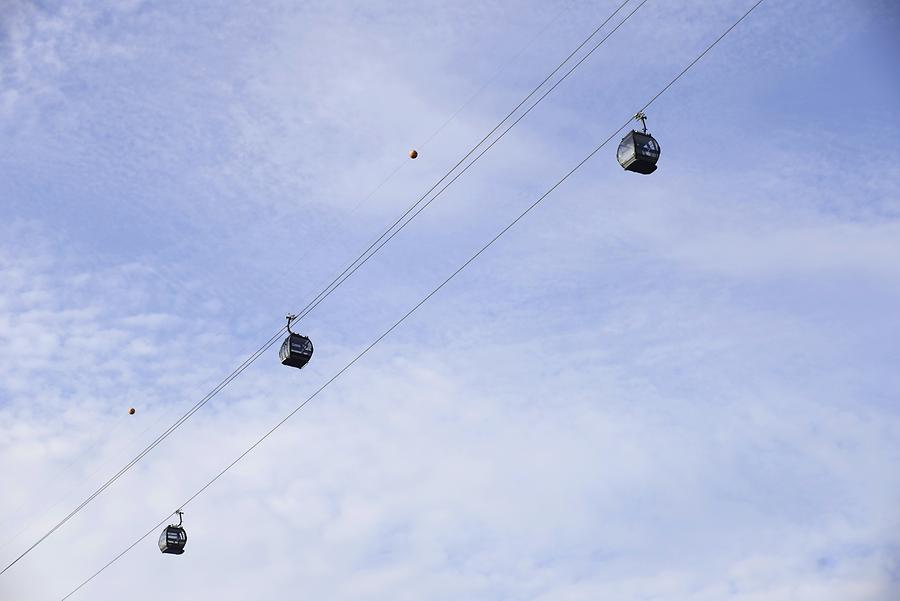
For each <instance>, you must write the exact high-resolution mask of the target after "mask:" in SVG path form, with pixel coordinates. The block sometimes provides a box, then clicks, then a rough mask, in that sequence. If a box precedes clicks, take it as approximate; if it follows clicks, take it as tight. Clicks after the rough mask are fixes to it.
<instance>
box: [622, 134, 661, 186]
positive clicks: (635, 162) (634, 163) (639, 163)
mask: <svg viewBox="0 0 900 601" xmlns="http://www.w3.org/2000/svg"><path fill="white" fill-rule="evenodd" d="M616 158H617V159H618V160H619V164H620V165H622V167H624V168H625V170H626V171H634V172H635V173H642V174H644V175H649V174H651V173H653V172H654V171H656V161H658V160H659V142H657V141H656V139H655V138H654V137H653V136H651V135H650V134H648V133H646V132H639V131H635V130H631V132H629V133H628V134H627V135H626V136H625V137H624V138H622V141H621V142H620V143H619V149H618V150H617V151H616Z"/></svg>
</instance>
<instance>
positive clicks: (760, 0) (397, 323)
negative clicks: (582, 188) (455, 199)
mask: <svg viewBox="0 0 900 601" xmlns="http://www.w3.org/2000/svg"><path fill="white" fill-rule="evenodd" d="M763 1H764V0H757V2H756V3H755V4H753V5H752V6H751V7H750V8H749V9H748V10H747V12H745V13H744V14H743V15H742V16H741V17H740V18H739V19H738V20H737V21H735V22H734V23H733V24H732V25H731V26H730V27H728V29H726V30H725V31H724V32H723V33H722V34H721V35H719V37H717V38H716V39H715V40H714V41H713V42H712V43H711V44H710V45H709V46H707V47H706V49H705V50H703V51H702V52H701V53H700V54H699V55H698V56H697V57H696V58H694V59H693V60H692V61H691V62H690V63H688V65H687V66H686V67H684V69H682V70H681V72H679V73H678V75H676V76H675V77H674V78H672V79H671V80H670V81H669V83H667V84H666V85H665V86H664V87H663V88H662V89H661V90H660V91H659V92H657V93H656V95H654V96H653V97H652V98H651V99H650V100H649V101H648V102H647V103H646V104H645V105H644V106H643V107H642V108H641V111H645V110H646V109H647V108H649V107H650V105H652V104H653V103H654V102H656V100H657V99H658V98H659V97H660V96H662V95H663V94H664V93H665V92H666V91H667V90H668V89H669V88H671V87H672V86H673V85H674V84H675V83H676V82H677V81H678V80H679V79H681V78H682V76H684V75H685V74H686V73H687V72H688V71H689V70H690V69H691V68H692V67H693V66H694V65H696V64H697V62H699V61H700V59H702V58H703V57H704V56H706V54H707V53H708V52H709V51H710V50H712V49H713V48H715V47H716V45H718V43H719V42H721V41H722V40H723V39H724V38H725V36H727V35H728V34H729V33H731V31H732V30H734V28H735V27H737V26H738V25H739V24H740V23H741V22H742V21H743V20H744V19H746V18H747V17H748V16H749V15H750V13H752V12H753V11H754V10H755V9H756V8H757V7H758V6H759V5H760V4H762V3H763ZM632 120H633V117H630V118H629V119H628V121H626V122H625V123H624V124H622V126H621V127H619V128H618V129H617V130H616V131H614V132H613V133H612V134H610V135H609V137H607V138H606V139H605V140H604V141H603V142H601V143H600V144H599V145H598V146H596V147H595V148H594V149H593V150H591V151H590V152H589V153H588V154H587V156H585V157H584V158H583V159H581V161H579V162H578V163H577V164H576V165H575V166H574V167H572V168H571V169H570V170H569V171H568V172H567V173H566V174H565V175H563V176H562V177H561V178H560V179H559V180H557V182H556V183H555V184H553V185H552V186H551V187H550V188H549V189H548V190H547V191H546V192H544V193H543V194H541V196H539V197H538V199H537V200H535V201H534V202H533V203H532V204H531V205H529V206H528V207H527V208H526V209H525V210H524V211H522V212H521V213H519V215H518V216H517V217H516V218H515V219H513V220H512V221H511V222H510V223H509V224H507V225H506V226H505V227H504V228H503V229H501V230H500V231H499V232H498V233H497V234H496V235H495V236H494V237H493V238H491V239H490V240H489V241H488V242H487V243H486V244H485V245H484V246H482V247H481V248H480V249H479V250H478V251H477V252H476V253H475V254H473V255H472V256H471V257H469V259H467V260H466V261H465V262H464V263H463V264H462V265H460V266H459V267H458V268H457V269H456V271H454V272H453V273H451V274H450V275H449V276H448V277H447V278H445V279H444V280H443V281H442V282H441V283H440V284H438V286H437V287H435V288H434V289H433V290H432V291H431V292H429V293H428V294H427V295H425V297H424V298H422V300H420V301H419V302H418V303H416V304H415V305H414V306H413V307H412V308H411V309H410V310H409V311H407V312H406V314H404V315H403V317H401V318H400V319H398V320H397V321H395V322H394V324H393V325H392V326H391V327H389V328H388V329H387V330H385V331H384V332H383V333H382V334H381V335H380V336H378V337H377V338H376V339H375V340H374V341H372V342H371V343H370V344H369V345H368V346H367V347H366V348H364V349H363V350H362V351H361V352H360V353H359V354H357V355H356V356H355V357H354V358H353V359H352V360H351V361H350V362H349V363H347V364H346V365H345V366H344V367H342V368H341V369H340V370H339V371H338V372H337V373H335V374H334V375H333V376H332V377H331V378H329V379H328V380H327V381H326V382H325V383H324V384H322V385H321V386H320V387H319V388H318V389H317V390H316V391H315V392H313V393H312V394H311V395H310V396H308V397H307V398H306V399H305V400H304V401H303V402H301V403H300V404H299V405H297V407H295V408H294V409H293V410H292V411H291V412H290V413H288V414H287V415H286V416H285V417H284V418H283V419H282V420H281V421H279V422H278V423H277V424H275V425H274V426H273V427H272V428H270V429H269V430H268V431H267V432H266V433H265V434H263V435H262V437H260V438H259V439H258V440H257V441H256V442H254V443H253V444H252V445H250V447H248V448H247V449H246V450H245V451H244V452H242V453H241V454H240V455H238V456H237V458H235V459H234V460H233V461H232V462H231V463H229V464H228V465H227V466H225V468H224V469H222V470H221V471H219V472H218V473H217V474H216V475H215V476H213V478H212V479H210V480H209V481H208V482H207V483H206V484H204V485H203V486H202V487H200V489H199V490H197V491H196V492H195V493H194V494H192V495H191V496H190V497H188V499H187V500H186V501H185V502H184V503H182V504H181V505H180V506H179V507H180V508H184V507H186V506H187V505H188V504H190V503H191V502H192V501H193V500H194V499H196V498H197V497H199V496H200V495H201V494H203V493H204V492H206V490H207V489H208V488H209V487H210V486H212V485H213V484H214V483H215V482H216V481H217V480H218V479H219V478H221V477H222V476H224V475H225V474H226V473H227V472H228V471H229V470H230V469H231V468H233V467H234V466H235V465H237V464H238V463H239V462H240V461H241V460H243V459H244V457H246V456H247V455H249V454H250V453H251V452H252V451H253V450H254V449H256V447H258V446H259V445H260V444H262V443H263V442H264V441H265V440H266V439H267V438H268V437H269V436H271V435H272V434H273V433H274V432H275V431H276V430H278V429H279V428H280V427H281V426H282V425H284V424H285V423H286V422H287V421H288V420H289V419H291V418H292V417H293V416H294V415H296V414H297V412H299V411H300V410H301V409H303V407H305V406H306V405H307V404H308V403H309V402H310V401H312V400H313V399H314V398H315V397H316V396H318V395H319V393H321V392H322V391H323V390H325V389H326V388H327V387H328V386H329V385H330V384H331V383H332V382H334V381H335V380H337V379H338V378H339V377H341V376H342V375H343V374H344V373H345V372H346V371H347V370H349V369H350V368H351V367H352V366H353V365H354V364H355V363H356V362H357V361H359V360H360V359H361V358H362V357H363V356H365V355H366V354H367V353H368V352H369V351H370V350H372V348H374V347H375V345H377V344H378V343H379V342H381V341H382V340H383V339H384V338H385V337H387V336H388V335H389V334H390V333H391V332H393V331H394V330H395V329H396V328H397V327H398V326H400V324H402V323H403V322H404V321H406V319H407V318H409V317H410V316H411V315H412V314H413V313H415V312H416V310H418V309H419V307H421V306H422V305H424V304H425V303H426V302H428V300H429V299H431V297H433V296H434V295H435V294H437V293H438V292H439V291H440V290H441V289H442V288H443V287H444V286H446V285H447V284H448V283H449V282H450V281H451V280H453V278H455V277H456V276H457V275H459V273H460V272H462V271H463V270H464V269H465V268H466V267H468V266H469V265H470V264H471V263H472V262H473V261H475V260H476V259H477V258H478V257H479V256H481V254H482V253H484V252H485V251H486V250H488V249H489V248H490V247H491V246H493V244H494V243H495V242H496V241H497V240H499V239H500V238H501V237H502V236H503V235H504V234H505V233H506V232H508V231H509V230H510V229H512V228H513V227H515V225H516V224H517V223H518V222H519V221H521V220H522V219H523V218H524V217H525V216H526V215H528V214H529V213H530V212H531V211H532V210H534V209H535V208H536V207H537V206H538V205H539V204H541V202H543V201H544V199H545V198H547V197H548V196H549V195H550V194H551V193H553V191H554V190H556V189H557V188H558V187H559V186H561V185H562V184H563V183H564V182H565V181H566V180H567V179H569V177H571V176H572V174H574V173H575V172H576V171H578V170H579V169H580V168H581V167H582V166H583V165H584V164H585V163H587V162H588V161H589V160H590V159H591V158H593V157H594V155H596V154H597V153H598V152H599V151H600V150H601V149H602V148H603V147H605V146H606V145H607V144H608V143H609V142H610V141H611V140H612V139H613V138H615V137H616V136H617V135H618V134H619V133H621V132H622V130H623V129H625V128H626V127H628V126H629V124H630V123H631V121H632ZM172 515H174V512H173V513H170V514H168V515H167V516H166V517H165V519H163V520H162V521H161V522H159V523H158V524H157V525H155V526H153V528H151V529H150V530H148V531H147V533H146V534H143V535H142V536H141V537H140V538H138V539H137V540H135V541H134V542H133V543H131V544H130V545H129V546H128V547H126V548H125V549H124V550H123V551H122V552H120V553H119V554H118V555H116V556H115V557H114V558H113V559H112V560H110V561H109V562H107V563H106V564H105V565H104V566H103V567H101V568H100V569H99V570H97V571H96V572H94V573H93V574H92V575H91V576H90V577H88V578H87V579H86V580H84V581H83V582H82V583H81V584H79V585H78V586H77V587H75V588H74V589H73V590H72V591H71V592H70V593H69V594H67V595H66V596H65V597H63V598H62V601H65V600H66V599H68V598H69V597H71V596H72V595H74V594H75V593H76V592H78V591H79V590H80V589H81V588H82V587H84V586H85V585H86V584H88V583H89V582H90V581H91V580H93V579H94V578H96V577H97V576H99V575H100V574H101V573H102V572H103V571H104V570H106V569H107V568H109V567H110V566H111V565H112V564H113V563H115V562H116V561H117V560H118V559H119V558H121V557H122V556H123V555H125V554H126V553H127V552H128V551H130V550H131V549H133V548H134V547H135V546H137V545H138V543H140V542H141V541H142V540H144V539H145V538H147V537H148V536H150V534H152V533H153V532H155V531H156V529H158V528H159V527H160V526H162V525H163V524H164V523H165V522H166V521H167V520H168V519H169V517H171V516H172Z"/></svg>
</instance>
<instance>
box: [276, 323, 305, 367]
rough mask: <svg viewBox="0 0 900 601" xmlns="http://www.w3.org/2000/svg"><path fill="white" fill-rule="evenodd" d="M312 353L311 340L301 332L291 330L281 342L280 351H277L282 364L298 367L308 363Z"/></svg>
mask: <svg viewBox="0 0 900 601" xmlns="http://www.w3.org/2000/svg"><path fill="white" fill-rule="evenodd" d="M312 354H313V344H312V340H310V339H309V338H307V337H306V336H303V335H302V334H295V333H293V332H291V333H289V334H288V337H287V338H285V339H284V342H283V343H282V344H281V351H279V353H278V356H279V357H280V358H281V364H282V365H287V366H289V367H296V368H297V369H300V368H302V367H303V366H304V365H306V364H307V363H309V360H310V359H311V358H312Z"/></svg>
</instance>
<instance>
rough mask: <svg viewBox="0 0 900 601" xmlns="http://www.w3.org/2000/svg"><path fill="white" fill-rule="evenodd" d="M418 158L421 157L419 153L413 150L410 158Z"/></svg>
mask: <svg viewBox="0 0 900 601" xmlns="http://www.w3.org/2000/svg"><path fill="white" fill-rule="evenodd" d="M417 156H419V151H418V150H416V149H415V148H413V149H412V150H410V151H409V158H411V159H414V158H416V157H417Z"/></svg>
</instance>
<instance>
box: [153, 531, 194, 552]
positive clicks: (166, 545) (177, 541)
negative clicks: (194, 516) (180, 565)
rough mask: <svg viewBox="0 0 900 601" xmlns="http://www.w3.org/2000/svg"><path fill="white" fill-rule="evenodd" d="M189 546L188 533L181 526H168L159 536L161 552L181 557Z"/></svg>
mask: <svg viewBox="0 0 900 601" xmlns="http://www.w3.org/2000/svg"><path fill="white" fill-rule="evenodd" d="M186 544H187V532H185V531H184V528H182V527H181V526H166V529H165V530H163V531H162V534H160V535H159V550H160V551H162V552H163V553H171V554H172V555H181V554H182V553H184V546H185V545H186Z"/></svg>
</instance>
